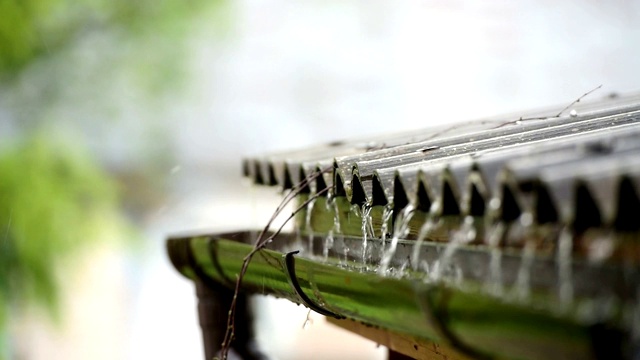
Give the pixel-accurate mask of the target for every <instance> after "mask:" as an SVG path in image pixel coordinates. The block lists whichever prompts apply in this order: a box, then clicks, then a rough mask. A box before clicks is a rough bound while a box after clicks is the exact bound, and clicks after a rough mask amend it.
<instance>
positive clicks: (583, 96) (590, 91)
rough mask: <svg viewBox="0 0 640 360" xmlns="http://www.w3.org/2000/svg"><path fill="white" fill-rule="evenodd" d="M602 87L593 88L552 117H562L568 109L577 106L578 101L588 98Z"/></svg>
mask: <svg viewBox="0 0 640 360" xmlns="http://www.w3.org/2000/svg"><path fill="white" fill-rule="evenodd" d="M601 87H602V84H600V85H598V86H596V87H595V88H593V89H591V90H589V91H587V92H586V93H584V94H582V96H580V97H579V98H577V99H576V100H574V101H573V102H572V103H571V104H569V105H567V106H566V107H565V108H564V109H562V110H560V112H559V113H558V114H557V115H556V116H554V117H560V116H561V115H562V113H563V112H565V111H567V110H568V109H569V108H571V107H572V106H573V105H575V104H577V103H579V102H580V100H582V99H584V98H585V97H587V96H589V95H590V94H591V93H592V92H594V91H596V90H598V89H600V88H601Z"/></svg>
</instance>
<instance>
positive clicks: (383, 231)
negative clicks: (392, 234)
mask: <svg viewBox="0 0 640 360" xmlns="http://www.w3.org/2000/svg"><path fill="white" fill-rule="evenodd" d="M391 215H393V208H392V207H391V205H388V204H387V205H385V207H384V210H383V211H382V223H381V224H380V238H381V239H382V242H381V250H382V251H383V252H384V246H385V241H386V240H387V234H388V233H389V222H390V220H391Z"/></svg>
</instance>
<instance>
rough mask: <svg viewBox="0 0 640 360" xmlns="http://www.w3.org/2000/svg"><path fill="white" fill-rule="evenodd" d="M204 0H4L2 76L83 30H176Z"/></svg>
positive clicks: (0, 9)
mask: <svg viewBox="0 0 640 360" xmlns="http://www.w3.org/2000/svg"><path fill="white" fill-rule="evenodd" d="M210 4H211V2H207V1H203V0H182V1H180V0H134V1H132V0H0V14H2V21H0V74H2V75H7V74H9V75H11V74H15V73H17V72H19V71H20V70H21V69H23V68H24V67H25V66H26V65H27V64H29V63H30V62H31V61H33V60H34V59H36V58H38V57H40V56H42V55H46V54H49V53H55V52H56V51H58V50H59V49H60V48H62V47H64V46H66V45H68V44H69V43H71V42H73V40H74V39H77V38H78V37H80V36H82V35H83V33H87V32H91V31H100V30H101V29H104V28H117V29H121V30H122V31H124V32H126V33H127V34H128V35H130V36H135V35H136V34H141V33H147V32H154V33H163V34H165V35H166V34H176V33H179V32H180V30H181V29H183V28H184V26H185V24H186V23H187V22H188V20H189V17H190V16H191V15H194V14H197V13H198V12H199V11H201V10H202V8H203V6H204V5H210Z"/></svg>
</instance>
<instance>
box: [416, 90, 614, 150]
mask: <svg viewBox="0 0 640 360" xmlns="http://www.w3.org/2000/svg"><path fill="white" fill-rule="evenodd" d="M600 88H602V85H598V86H596V87H595V88H593V89H591V90H589V91H587V92H586V93H584V94H582V95H581V96H580V97H578V98H577V99H575V100H574V101H573V102H571V104H569V105H567V106H566V107H564V108H563V109H562V110H560V112H559V113H557V114H556V115H554V116H538V117H527V118H525V117H520V118H519V119H517V120H511V121H507V122H501V121H499V120H481V121H468V122H463V123H460V124H456V125H452V126H451V127H448V128H446V129H443V130H441V131H438V132H436V133H433V134H431V135H430V136H429V137H427V138H426V139H424V140H423V141H426V140H431V139H435V138H438V137H440V136H442V135H445V134H447V133H449V132H451V131H454V130H457V129H460V128H464V127H467V126H472V125H486V124H492V123H499V124H498V125H497V126H496V127H494V129H499V128H502V127H505V126H509V125H516V124H520V123H522V122H527V121H535V120H549V119H556V118H559V117H560V116H562V114H563V113H564V112H565V111H567V110H568V109H570V108H571V107H572V106H574V105H575V104H577V103H579V102H580V101H581V100H582V99H584V98H585V97H587V96H589V95H591V94H592V93H593V92H595V91H596V90H599V89H600Z"/></svg>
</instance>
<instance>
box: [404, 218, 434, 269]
mask: <svg viewBox="0 0 640 360" xmlns="http://www.w3.org/2000/svg"><path fill="white" fill-rule="evenodd" d="M439 222H440V219H439V218H438V217H436V216H433V217H429V218H427V221H425V223H424V224H423V225H422V227H421V228H420V232H418V238H417V239H416V242H415V244H414V245H413V252H412V253H411V264H412V266H413V270H414V271H418V270H419V266H420V264H421V262H420V249H421V248H422V245H423V244H424V241H425V239H427V237H428V236H429V235H430V234H431V232H432V231H433V229H435V228H436V226H437V225H438V223H439ZM423 262H424V264H423V267H425V266H426V269H427V271H426V272H427V273H428V272H429V271H428V269H429V264H428V263H427V262H426V260H424V261H423Z"/></svg>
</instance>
